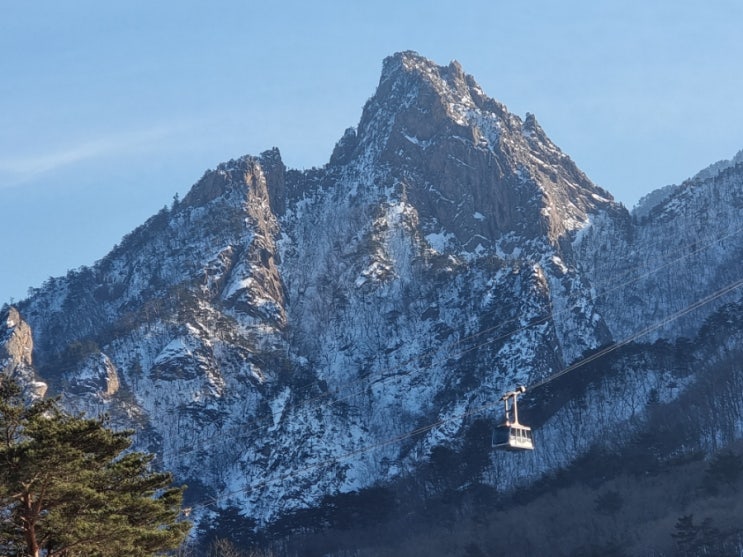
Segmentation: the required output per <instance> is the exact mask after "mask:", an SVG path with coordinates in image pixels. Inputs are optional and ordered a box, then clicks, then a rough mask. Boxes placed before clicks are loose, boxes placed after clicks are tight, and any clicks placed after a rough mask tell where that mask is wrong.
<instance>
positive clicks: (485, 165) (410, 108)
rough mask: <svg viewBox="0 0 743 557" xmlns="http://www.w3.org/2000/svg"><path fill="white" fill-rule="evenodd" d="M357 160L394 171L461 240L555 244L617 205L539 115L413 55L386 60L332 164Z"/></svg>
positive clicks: (422, 207) (426, 213)
mask: <svg viewBox="0 0 743 557" xmlns="http://www.w3.org/2000/svg"><path fill="white" fill-rule="evenodd" d="M354 160H355V161H357V162H359V163H361V164H363V165H364V166H365V167H366V168H369V167H370V164H369V163H371V165H372V166H373V167H374V168H382V167H386V168H392V169H396V171H397V174H398V178H397V180H398V182H405V185H404V187H403V189H405V191H406V192H407V193H406V195H408V198H409V199H410V200H411V201H414V202H415V206H416V208H417V209H418V210H419V212H420V214H421V215H422V216H423V217H428V218H429V220H431V221H436V222H438V223H440V224H442V225H443V227H444V228H445V229H446V230H447V231H448V232H450V233H453V234H454V235H455V236H457V237H458V238H461V239H462V241H463V242H467V241H468V240H467V238H472V237H475V236H476V237H478V238H484V239H486V243H492V242H494V241H497V239H498V238H499V237H501V236H503V235H504V234H509V233H511V232H516V233H519V234H524V235H526V236H528V237H532V238H533V237H543V236H545V235H547V236H548V237H549V239H550V241H554V240H556V238H558V237H559V236H561V235H563V234H564V233H566V232H568V231H572V230H576V229H577V228H580V227H581V226H583V224H584V223H586V222H587V220H588V214H589V213H590V212H592V211H594V210H595V209H596V208H597V207H599V206H604V205H606V204H607V203H611V202H612V198H611V195H610V194H608V193H607V192H605V191H604V190H602V189H600V188H598V187H596V186H595V185H594V184H592V183H591V181H590V180H589V179H588V178H587V177H586V176H585V175H584V174H583V173H582V172H581V171H580V170H579V169H578V168H577V167H576V166H575V164H574V163H573V161H572V160H570V158H569V157H568V156H566V155H564V154H563V153H562V152H561V151H560V149H559V148H557V147H556V146H555V145H554V144H553V143H552V141H550V140H549V138H548V137H547V135H546V134H545V132H544V131H543V130H542V128H541V127H540V126H539V124H538V123H537V121H536V118H535V117H534V116H533V115H531V114H527V116H526V119H525V120H523V121H522V119H521V118H519V117H518V116H516V115H514V114H511V113H510V112H509V111H508V109H507V108H506V107H505V105H503V104H501V103H500V102H498V101H496V100H495V99H493V98H491V97H488V96H487V95H486V94H485V93H484V91H483V90H482V88H481V87H480V86H479V85H478V84H477V82H476V81H475V79H474V78H473V77H472V76H470V75H468V74H466V73H465V72H464V71H463V69H462V67H461V65H460V64H459V63H458V62H456V61H453V62H451V63H450V64H449V65H448V66H439V65H437V64H436V63H434V62H432V61H431V60H429V59H427V58H425V57H423V56H421V55H419V54H418V53H416V52H413V51H405V52H399V53H396V54H394V55H392V56H389V57H388V58H386V59H385V60H384V63H383V70H382V75H381V78H380V81H379V85H378V88H377V91H376V93H375V94H374V96H373V97H372V98H371V99H370V100H369V101H368V102H367V104H366V106H365V107H364V111H363V114H362V117H361V121H360V122H359V125H358V128H357V131H356V133H355V134H353V133H351V132H347V134H346V135H345V136H344V139H343V140H341V142H339V145H338V148H337V149H336V151H335V153H334V157H333V159H332V161H331V162H333V163H336V164H338V163H343V164H344V163H350V162H352V161H354ZM367 174H368V173H367ZM402 176H405V178H402ZM432 192H434V193H435V195H434V196H432V195H431V193H432ZM452 204H453V206H454V207H459V208H462V207H466V209H465V210H453V209H454V207H451V206H449V205H452ZM467 215H469V216H467ZM454 220H457V221H458V222H454ZM465 221H466V222H465ZM462 226H464V228H462Z"/></svg>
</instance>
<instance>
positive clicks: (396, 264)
mask: <svg viewBox="0 0 743 557" xmlns="http://www.w3.org/2000/svg"><path fill="white" fill-rule="evenodd" d="M648 205H653V206H648ZM741 210H743V165H741V164H740V161H734V162H731V163H730V164H728V165H722V166H719V168H718V169H717V170H715V171H714V172H708V173H701V174H700V175H698V176H697V177H695V178H694V179H692V180H690V181H689V182H686V183H684V184H682V185H680V186H675V187H674V188H672V191H668V192H666V194H663V195H659V196H657V197H655V198H653V199H652V200H650V201H648V202H647V203H646V204H645V205H643V206H642V208H641V209H640V208H638V209H637V210H636V212H635V214H634V215H633V214H630V213H629V212H628V211H627V210H626V209H624V207H622V206H621V205H620V204H618V203H616V202H614V200H613V199H612V197H611V195H610V194H609V193H608V192H606V191H604V190H602V189H601V188H599V187H597V186H596V185H594V184H593V183H592V182H591V181H590V180H589V179H588V178H587V177H586V176H585V175H584V174H583V173H582V172H581V171H580V170H579V169H578V168H577V167H576V165H575V164H574V163H573V162H572V161H571V159H570V158H569V157H568V156H567V155H565V154H564V153H562V152H561V151H560V149H559V148H558V147H557V146H555V145H554V144H553V143H552V142H551V141H550V140H549V138H548V137H547V136H546V134H545V133H544V131H543V130H542V128H541V127H540V126H539V124H538V123H537V121H536V119H535V118H534V116H532V115H527V116H526V118H525V119H524V120H522V119H521V118H519V117H518V116H515V115H513V114H511V113H509V112H508V110H507V109H506V107H505V106H504V105H502V104H500V103H499V102H497V101H495V100H493V99H491V98H489V97H488V96H486V94H485V93H484V92H483V91H482V89H481V88H480V87H479V86H478V85H477V83H476V82H475V80H474V79H473V78H472V77H471V76H469V75H466V74H465V73H464V72H463V71H462V69H461V67H460V66H459V65H458V64H457V63H456V62H452V63H451V64H450V65H448V66H437V65H436V64H434V63H433V62H431V61H429V60H427V59H425V58H423V57H421V56H419V55H417V54H416V53H413V52H404V53H399V54H396V55H394V56H391V57H389V58H387V59H386V60H385V61H384V65H383V70H382V75H381V78H380V82H379V86H378V88H377V91H376V93H375V94H374V96H373V97H372V98H371V99H370V100H369V101H368V102H367V104H366V106H365V107H364V109H363V113H362V116H361V120H360V122H359V124H358V126H357V127H356V128H350V129H349V130H347V131H346V133H345V134H344V136H343V137H342V138H341V139H340V141H339V142H338V144H337V146H336V148H335V150H334V152H333V153H332V156H331V157H330V160H329V163H328V164H327V165H325V166H324V167H322V168H320V169H312V170H307V171H297V170H292V169H287V168H286V167H285V166H284V164H283V163H282V161H281V157H280V153H279V151H278V150H277V149H273V150H270V151H266V152H265V153H262V154H261V155H260V156H257V157H254V156H245V157H242V158H240V159H238V160H232V161H229V162H227V163H224V164H221V165H219V166H218V167H217V168H216V170H210V171H208V172H206V173H205V174H204V176H203V177H202V178H201V179H200V180H199V181H198V182H197V183H196V184H195V185H194V186H193V188H192V189H191V191H190V192H189V193H188V195H186V196H185V197H184V199H183V200H182V201H179V202H176V203H174V204H173V206H172V207H171V208H169V209H164V210H163V211H161V212H160V213H158V214H157V215H155V216H153V217H152V218H151V219H149V220H148V221H147V222H146V223H144V224H143V225H142V226H140V227H139V228H137V229H136V230H134V231H133V232H132V233H131V234H129V235H128V236H126V237H125V238H124V239H123V240H122V241H121V243H120V244H119V245H118V246H116V247H115V248H114V249H113V250H112V251H111V252H110V253H109V254H108V255H107V256H106V257H105V258H103V259H102V260H100V261H98V262H96V263H95V264H94V265H92V266H91V267H85V268H82V269H78V270H76V271H71V272H70V273H68V275H67V276H65V277H60V278H55V279H50V280H49V281H47V282H46V283H45V284H43V285H42V286H41V288H38V289H36V290H35V291H34V292H33V295H31V296H30V297H29V298H28V299H26V300H24V301H23V302H20V303H19V304H17V306H16V307H13V308H5V310H4V313H3V320H2V322H0V324H1V325H2V327H1V328H0V341H1V342H2V347H1V348H0V365H2V366H3V369H4V370H5V373H11V374H15V375H18V376H19V377H21V378H22V379H23V380H24V381H25V382H26V383H27V384H29V386H30V387H29V388H33V390H34V392H35V393H36V394H37V396H39V395H43V391H44V389H45V386H48V390H49V392H51V393H62V394H63V395H64V403H65V404H66V405H67V406H68V407H69V408H71V409H75V410H83V411H85V412H89V413H93V414H97V413H100V412H108V413H109V414H110V415H111V416H112V417H113V419H114V421H115V423H118V424H121V425H126V426H127V427H134V428H135V429H136V431H137V434H136V439H137V445H138V446H139V447H140V448H143V449H146V450H150V451H153V452H156V453H157V454H158V457H159V458H158V464H159V465H161V466H163V467H164V468H167V469H169V470H172V471H173V472H174V473H175V475H176V477H177V478H178V479H179V480H180V481H184V482H186V483H188V484H189V485H190V486H191V487H192V490H191V493H192V495H191V499H192V503H193V506H194V509H195V512H197V513H200V515H199V516H201V515H206V514H208V513H209V512H211V511H219V510H220V509H226V508H228V507H229V508H237V509H239V511H240V512H241V513H242V515H243V516H245V517H250V518H252V519H254V520H255V521H256V522H257V523H258V524H259V525H265V524H269V523H271V522H272V521H274V520H276V519H277V518H279V517H281V516H282V515H285V514H286V513H289V512H291V511H295V510H297V509H304V508H311V507H313V506H315V505H318V504H319V503H320V502H321V501H322V500H323V498H324V497H326V496H328V495H334V494H338V493H346V492H352V491H357V490H360V489H363V488H367V487H371V486H374V485H379V484H382V485H384V484H388V483H390V482H394V481H396V480H398V479H399V478H401V477H404V476H410V475H415V473H416V470H418V469H419V467H420V466H421V463H425V462H426V461H427V459H428V458H429V457H430V455H431V452H432V450H433V449H434V448H435V447H438V446H445V447H449V448H453V449H457V448H459V447H461V444H462V440H463V439H464V438H465V436H466V434H467V432H468V431H469V430H470V428H471V427H472V426H473V423H474V422H475V420H478V419H485V420H491V421H495V420H497V419H500V416H499V412H500V405H499V402H498V401H499V398H500V395H501V394H502V393H503V392H505V391H506V390H509V389H511V388H513V387H514V386H516V385H519V384H524V385H535V384H539V383H542V382H543V381H545V380H547V379H549V378H550V377H552V376H554V375H555V374H558V373H560V372H561V371H563V370H566V369H569V366H571V364H574V363H575V362H579V361H581V358H583V357H584V355H586V354H589V353H592V352H593V353H595V352H596V351H598V350H600V349H601V348H602V347H606V346H610V345H611V344H612V343H620V344H622V343H625V342H627V341H629V340H633V341H637V342H652V341H655V340H657V339H666V340H668V341H675V340H676V339H677V338H678V337H680V336H685V337H689V338H694V337H695V336H696V335H697V334H699V333H700V330H704V331H707V333H706V335H707V336H705V337H704V338H706V339H708V340H707V341H705V342H707V344H705V345H704V346H705V347H706V348H705V349H707V350H712V348H710V346H713V345H714V343H715V342H718V341H720V342H723V341H722V340H719V339H723V338H724V339H725V340H724V343H727V344H726V346H728V345H735V344H736V343H737V339H738V338H739V337H738V336H736V335H738V333H737V331H735V330H731V331H727V330H725V331H721V332H720V334H719V335H718V340H714V336H710V334H709V331H708V329H703V327H704V326H705V320H706V319H708V318H709V317H710V316H713V317H714V316H715V315H719V314H714V312H715V311H716V310H717V309H718V308H719V307H720V306H721V305H722V304H724V303H729V302H731V301H736V300H737V301H739V300H740V292H739V291H738V290H737V289H732V290H731V291H730V292H728V293H726V294H725V295H724V296H717V297H714V296H713V299H711V300H710V302H709V303H705V304H704V305H701V307H699V308H694V311H689V312H688V313H685V314H684V315H683V316H680V315H677V314H679V313H682V312H684V311H685V310H687V309H688V308H690V307H692V306H693V304H694V303H695V302H698V301H699V300H702V299H703V298H704V297H705V296H708V295H710V294H715V293H718V291H720V289H722V288H724V287H726V286H729V285H731V284H734V283H735V281H736V280H738V279H739V278H740V277H741V276H742V272H741V271H743V267H742V266H741V263H740V261H741V257H740V255H741V249H742V248H743V241H742V239H741V234H740V230H739V228H740V225H739V223H743V219H741ZM726 307H728V311H730V310H729V306H726ZM664 320H668V323H667V324H666V325H665V326H661V325H663V323H664ZM707 326H708V325H707ZM645 328H651V330H649V331H648V333H647V334H646V335H644V336H642V337H637V338H634V336H633V335H635V334H636V333H638V332H640V331H643V330H644V329H645ZM723 332H724V334H723ZM700 338H701V337H700ZM709 339H713V340H709ZM648 350H650V349H648ZM640 352H642V351H640ZM616 354H617V353H612V356H616ZM644 354H645V356H642V357H640V356H637V354H635V353H634V352H632V353H625V352H622V353H621V354H620V356H619V357H615V358H614V359H612V360H611V362H612V363H611V364H609V363H607V364H606V368H605V369H604V370H603V371H602V372H601V373H600V376H596V377H594V378H593V379H591V381H592V383H591V382H590V381H589V384H588V386H586V384H582V385H583V386H582V387H581V388H580V389H579V393H578V395H579V396H568V395H565V393H564V389H563V391H560V389H556V390H555V389H549V385H548V386H545V387H542V388H541V389H539V390H536V391H535V392H534V394H533V395H532V396H531V397H527V399H526V402H525V404H526V408H527V410H526V412H525V415H524V417H525V418H526V419H527V420H528V416H529V412H530V411H531V413H532V417H533V419H534V421H535V425H538V426H539V428H538V430H537V435H538V443H539V450H537V451H534V453H530V454H525V455H505V456H504V455H501V454H491V455H489V456H488V457H487V461H486V462H485V463H484V464H483V465H482V466H481V467H480V468H478V469H477V470H476V471H475V472H473V474H474V475H473V477H472V478H471V481H479V482H484V483H489V484H491V485H494V486H496V487H498V488H501V489H504V488H508V487H510V486H514V485H518V484H521V483H524V482H529V481H532V480H534V479H536V478H539V477H540V476H541V475H543V474H545V473H547V472H549V471H551V470H554V469H556V468H557V467H560V466H564V465H566V464H569V463H570V462H571V461H572V460H574V459H575V458H577V457H578V456H580V455H582V454H584V453H585V452H586V451H587V450H589V448H590V447H591V446H592V445H594V444H595V443H598V442H606V439H605V438H604V434H605V432H606V430H607V428H612V430H614V431H616V432H617V435H616V436H615V437H614V438H613V439H612V442H614V443H620V442H621V441H622V439H623V438H624V437H623V436H625V437H626V436H629V435H631V434H632V432H633V431H635V430H636V428H638V427H642V423H643V420H642V416H643V413H644V412H645V411H646V406H647V404H646V403H647V401H648V399H649V398H653V399H654V400H658V401H660V402H664V403H668V404H671V403H673V401H675V400H678V399H679V397H680V396H682V394H683V392H684V391H685V389H687V388H688V387H689V385H692V384H693V383H694V381H695V380H696V377H697V376H696V375H695V374H694V373H693V370H688V369H686V370H685V371H684V372H683V373H680V372H679V370H678V367H676V368H672V366H671V367H669V366H668V365H666V364H667V359H664V357H662V354H660V353H658V352H652V351H650V352H644ZM627 358H629V360H631V361H632V362H633V363H632V364H631V365H628V364H627V362H628V361H629V360H628V359H627ZM568 377H569V375H565V376H564V378H561V380H567V379H568ZM560 393H562V394H560ZM735 420H740V421H741V422H743V417H741V416H737V417H735V418H733V421H735ZM537 422H538V423H537ZM730 425H731V427H733V429H734V430H735V427H734V426H735V424H730ZM739 430H740V428H738V431H739ZM486 442H487V444H488V446H486V447H485V450H486V451H489V440H486Z"/></svg>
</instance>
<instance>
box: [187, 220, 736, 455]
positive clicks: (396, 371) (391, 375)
mask: <svg viewBox="0 0 743 557" xmlns="http://www.w3.org/2000/svg"><path fill="white" fill-rule="evenodd" d="M741 231H743V227H741V228H738V229H736V230H733V231H732V232H729V233H727V234H725V235H723V236H720V237H719V238H717V239H715V240H713V241H711V242H709V243H707V244H705V245H703V246H701V247H699V248H697V249H695V250H694V251H691V252H688V253H686V254H685V255H682V256H681V257H678V258H676V259H673V260H670V261H667V262H666V263H663V264H662V265H660V266H658V267H656V268H654V269H652V270H650V271H647V272H645V273H643V274H641V275H638V276H636V277H633V278H632V279H629V280H627V281H625V282H623V283H619V284H615V285H614V286H612V287H611V288H608V289H606V290H604V291H603V292H601V293H600V294H598V295H597V296H596V297H595V298H594V300H597V299H599V298H603V297H605V296H607V295H608V294H610V293H612V292H613V291H616V290H619V289H621V288H624V287H626V286H629V285H631V284H632V283H634V282H637V281H639V280H641V279H644V278H647V277H649V276H651V275H653V274H654V273H656V272H659V271H661V270H663V269H665V268H667V267H670V266H671V265H674V264H676V263H678V262H680V261H683V260H684V259H686V258H689V257H691V256H693V255H696V254H698V253H700V252H702V251H704V250H706V249H709V248H710V247H712V246H713V245H714V244H717V243H719V242H721V241H723V240H725V239H727V238H729V237H731V236H733V235H735V234H737V233H739V232H741ZM695 243H696V242H692V243H689V244H687V245H688V246H691V245H694V244H695ZM683 248H684V246H682V247H681V248H680V249H679V250H678V251H677V252H676V253H678V252H682V251H684V249H683ZM637 267H640V265H638V266H636V268H637ZM738 286H740V285H738ZM735 288H737V286H736V287H735ZM732 289H734V288H732ZM719 292H720V291H718V292H716V293H713V294H710V295H709V296H708V297H707V298H710V299H709V300H708V299H707V298H704V299H703V300H706V301H704V302H703V303H700V302H697V303H695V304H693V306H694V307H691V306H689V307H687V308H685V309H682V310H679V311H678V312H676V313H675V314H672V315H671V316H669V317H666V318H665V319H667V320H668V321H667V322H671V321H674V320H676V319H678V318H679V317H681V316H682V315H685V314H686V313H689V312H690V311H693V309H696V308H697V307H701V306H702V305H705V304H706V303H708V302H709V301H712V300H714V299H716V298H717V297H719V295H723V294H724V293H725V292H723V293H722V294H719ZM717 294H719V295H717ZM576 307H578V306H577V305H572V306H567V307H565V309H563V310H560V311H557V312H550V313H548V314H546V315H544V316H543V317H540V318H537V319H534V320H532V321H530V322H529V323H527V324H526V325H522V326H520V327H518V328H516V329H512V330H510V331H507V332H505V333H503V334H502V335H499V336H497V337H493V338H489V339H486V340H484V341H482V342H480V343H478V344H475V345H472V346H469V347H467V348H465V349H463V350H461V351H459V352H455V353H453V354H452V357H455V358H459V357H461V356H464V355H466V354H468V353H469V352H472V351H474V350H477V349H479V348H482V347H484V346H487V345H489V344H492V343H495V342H498V341H501V340H505V339H508V338H510V337H512V336H514V335H516V334H518V333H522V332H524V331H526V330H528V329H531V328H532V327H535V326H537V325H542V324H544V323H547V322H549V321H550V320H553V319H555V318H557V317H559V316H560V315H562V314H566V313H569V312H570V311H571V310H572V309H574V308H576ZM483 315H487V312H485V313H484V314H483ZM518 320H519V319H518V318H513V319H510V320H507V321H504V322H503V323H501V324H499V326H501V325H503V324H504V323H505V324H507V323H513V322H517V321H518ZM664 324H666V322H660V324H656V325H651V326H650V327H648V328H647V329H644V330H642V331H640V333H636V334H635V335H633V336H631V337H627V338H626V339H624V340H622V341H619V342H618V343H615V344H612V345H610V346H609V347H607V348H605V349H603V350H601V351H599V352H597V353H596V354H594V355H592V356H589V358H590V359H586V360H581V361H579V362H576V363H574V364H572V365H571V366H569V367H568V368H566V369H564V370H560V371H558V372H556V373H555V374H553V375H551V376H549V377H547V378H545V379H544V380H542V381H539V382H537V383H535V384H534V385H532V386H531V387H529V389H535V388H537V387H541V386H543V385H545V384H546V383H548V382H550V381H552V380H553V379H557V378H558V377H560V376H561V375H564V374H566V373H568V372H570V371H573V370H574V369H577V368H578V367H581V366H582V365H585V364H587V363H589V362H591V361H593V359H596V358H598V357H600V356H603V355H604V354H607V353H609V352H611V351H612V350H615V349H617V348H620V347H622V346H624V345H626V344H628V343H629V342H632V341H633V340H635V339H636V338H639V337H641V336H643V335H645V334H647V333H649V332H652V331H654V330H656V329H658V328H660V327H661V326H663V325H664ZM496 328H498V327H496V326H493V327H488V328H486V329H483V330H482V331H478V332H477V333H474V334H472V335H469V336H467V337H463V338H461V339H459V340H457V341H456V342H455V343H454V345H453V347H455V346H457V345H460V344H463V343H465V342H467V341H470V340H473V339H476V338H478V337H480V336H483V335H485V334H487V333H489V332H491V331H493V330H495V329H496ZM399 349H400V348H397V349H396V350H399ZM434 353H435V350H434V349H430V350H427V351H425V352H422V353H421V354H418V355H415V356H412V357H411V358H409V359H408V360H406V361H404V362H401V363H400V364H398V365H396V366H394V367H389V368H386V369H385V370H383V371H384V375H382V376H381V377H380V378H379V379H377V380H376V381H375V383H384V382H386V381H388V380H391V379H399V378H400V377H405V376H412V375H413V374H414V373H416V372H421V371H423V370H424V368H413V369H409V370H407V371H405V369H404V368H405V367H407V366H409V365H410V364H412V363H414V362H416V361H417V360H420V359H423V358H425V357H426V356H430V355H433V354H434ZM375 373H378V371H370V372H368V373H366V374H364V375H361V376H358V377H357V378H356V379H354V380H352V381H347V382H346V383H342V384H339V385H338V386H337V390H336V391H335V392H333V393H331V392H330V391H328V392H326V393H323V394H320V395H317V396H315V397H311V398H309V399H307V400H306V401H304V402H305V404H312V403H314V402H318V403H319V404H318V406H321V407H327V408H330V407H333V406H334V405H336V404H339V403H343V402H345V401H348V400H350V399H352V398H353V397H355V396H358V395H360V394H363V393H364V391H365V387H364V386H361V387H358V386H359V385H360V384H361V383H362V382H364V381H366V380H368V379H370V378H371V377H372V376H373V375H374V374H375ZM313 386H314V384H313V385H309V386H307V387H305V388H303V389H299V390H297V391H296V392H297V394H300V393H304V392H307V391H309V390H310V389H311V388H313ZM351 388H354V389H356V390H353V391H351V390H350V389H351ZM334 394H340V395H342V396H336V397H334V398H333V399H332V400H328V402H325V403H321V402H320V401H322V400H324V399H330V397H331V396H332V395H334ZM271 427H273V424H265V425H260V426H256V427H254V428H251V429H245V428H242V427H239V426H235V427H234V428H231V429H234V430H235V431H236V433H237V435H234V436H233V438H235V439H237V438H238V437H240V436H245V435H250V434H253V433H260V432H263V431H267V430H268V429H270V428H271ZM217 436H219V438H220V441H222V440H224V439H225V432H224V431H218V432H215V433H213V434H212V435H209V436H207V437H204V438H203V439H200V440H199V441H198V442H199V443H200V444H199V445H198V446H192V447H190V448H188V449H183V450H180V451H176V452H174V453H172V454H173V456H180V455H186V454H190V453H192V452H195V451H197V450H202V449H203V448H204V444H203V443H202V442H208V441H210V440H212V439H214V438H215V437H217ZM227 436H228V437H229V434H228V435H227ZM206 444H207V446H208V443H206Z"/></svg>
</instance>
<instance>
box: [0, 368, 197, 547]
mask: <svg viewBox="0 0 743 557" xmlns="http://www.w3.org/2000/svg"><path fill="white" fill-rule="evenodd" d="M0 436H2V439H0V554H2V555H10V556H24V557H26V556H30V557H38V556H39V555H42V554H43V555H46V557H78V556H80V557H81V556H86V557H108V556H113V555H128V556H132V557H140V556H142V557H144V556H150V555H155V554H157V553H158V552H161V551H166V550H170V549H174V548H176V547H178V545H180V543H181V542H182V541H183V539H184V538H185V536H186V534H187V533H188V530H189V528H190V524H189V523H188V522H185V521H182V520H179V514H180V505H181V502H182V497H183V489H182V488H176V487H172V486H171V483H172V477H171V475H170V474H168V473H160V472H152V471H150V468H149V464H150V462H151V460H152V456H150V455H147V454H143V453H138V452H126V451H127V449H129V447H130V446H131V439H130V438H131V432H129V431H118V432H117V431H113V430H111V429H109V428H108V427H106V419H105V418H100V419H87V418H83V417H81V416H70V415H69V414H66V413H64V412H62V411H61V409H60V408H59V406H58V404H57V402H56V401H53V400H51V401H50V400H45V401H35V402H32V403H31V404H28V405H26V404H24V402H23V399H22V393H21V389H20V388H19V387H18V385H17V384H15V383H14V382H12V381H11V380H9V379H8V378H2V379H0Z"/></svg>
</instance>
